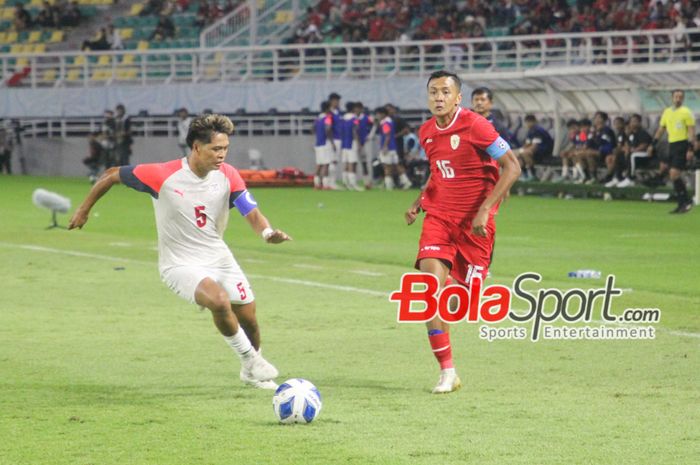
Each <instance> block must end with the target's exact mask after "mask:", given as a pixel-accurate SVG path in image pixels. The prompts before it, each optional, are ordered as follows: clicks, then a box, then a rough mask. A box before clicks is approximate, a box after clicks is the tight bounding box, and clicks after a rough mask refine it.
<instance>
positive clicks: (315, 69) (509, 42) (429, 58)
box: [0, 28, 700, 87]
mask: <svg viewBox="0 0 700 465" xmlns="http://www.w3.org/2000/svg"><path fill="white" fill-rule="evenodd" d="M699 36H700V28H697V29H688V30H687V31H685V33H683V34H680V35H679V33H678V32H677V31H674V30H658V31H624V32H604V33H582V34H547V35H535V36H509V37H493V38H480V39H468V40H448V41H416V42H372V43H344V44H313V45H268V46H254V47H222V48H215V49H212V48H208V49H207V48H199V49H169V50H163V49H160V50H144V51H136V50H129V51H119V52H101V53H83V52H54V53H44V54H5V55H2V56H0V73H1V74H0V78H1V79H2V81H3V82H5V83H6V85H8V83H9V82H11V81H16V82H12V84H13V85H18V86H29V87H47V86H105V85H111V84H116V83H119V84H140V85H148V84H163V83H166V84H167V83H175V82H179V83H182V82H192V83H197V82H216V81H221V82H241V81H251V80H261V81H281V80H290V79H326V80H331V79H338V78H350V79H382V78H391V77H393V76H410V77H425V76H427V75H428V74H430V73H431V72H432V71H434V70H436V69H442V68H449V69H453V70H456V71H458V72H461V73H468V74H469V75H470V76H483V78H490V77H492V76H499V75H501V76H505V75H511V76H514V77H517V76H518V73H527V72H531V71H538V72H539V71H541V72H542V73H543V74H545V75H546V74H547V73H551V72H553V70H565V71H566V72H568V73H576V74H578V75H586V74H595V73H600V72H601V70H609V69H610V67H614V69H615V70H619V72H620V73H629V72H637V73H639V72H643V71H644V70H645V69H647V68H649V69H650V70H651V68H650V65H656V66H655V67H654V68H653V69H654V72H656V73H661V72H668V68H666V66H667V65H669V64H673V65H678V64H684V65H687V66H691V68H692V70H695V67H700V41H696V42H689V41H688V37H699ZM23 71H24V74H26V76H25V77H24V78H22V75H21V74H22V72H23ZM17 73H20V74H19V75H18V74H17Z"/></svg>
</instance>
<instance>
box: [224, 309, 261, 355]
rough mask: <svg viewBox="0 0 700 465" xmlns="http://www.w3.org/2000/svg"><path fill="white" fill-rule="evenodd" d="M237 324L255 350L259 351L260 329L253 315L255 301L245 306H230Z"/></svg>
mask: <svg viewBox="0 0 700 465" xmlns="http://www.w3.org/2000/svg"><path fill="white" fill-rule="evenodd" d="M231 308H232V309H233V313H234V314H235V315H236V318H237V319H238V324H239V325H240V326H241V327H242V328H243V331H245V333H246V335H247V336H248V339H250V343H251V345H252V346H253V348H254V349H255V350H260V327H259V326H258V319H257V317H256V315H255V301H252V302H250V303H247V304H233V303H232V304H231Z"/></svg>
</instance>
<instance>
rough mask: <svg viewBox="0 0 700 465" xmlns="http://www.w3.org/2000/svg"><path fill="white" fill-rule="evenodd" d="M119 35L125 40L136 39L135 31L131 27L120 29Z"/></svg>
mask: <svg viewBox="0 0 700 465" xmlns="http://www.w3.org/2000/svg"><path fill="white" fill-rule="evenodd" d="M119 35H120V36H121V38H122V39H123V40H129V39H131V38H132V37H134V29H133V28H131V27H125V28H122V29H119Z"/></svg>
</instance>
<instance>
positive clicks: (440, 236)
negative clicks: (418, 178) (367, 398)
mask: <svg viewBox="0 0 700 465" xmlns="http://www.w3.org/2000/svg"><path fill="white" fill-rule="evenodd" d="M454 227H456V225H453V224H451V223H449V222H447V221H444V220H442V219H439V218H436V217H434V216H432V215H426V217H425V219H424V220H423V230H422V232H421V237H420V242H419V252H418V257H417V258H416V265H415V266H416V268H418V269H419V270H420V271H422V272H424V273H430V274H432V275H434V276H435V277H436V278H437V279H438V282H439V283H440V289H442V288H443V287H444V285H445V284H446V282H447V280H448V279H449V274H450V267H451V266H452V259H453V257H454V254H455V248H454V246H453V245H452V235H453V233H454V231H452V229H453V228H454ZM426 326H427V330H428V342H429V343H430V348H431V350H432V352H433V355H434V356H435V359H436V360H437V362H438V364H439V366H440V379H439V381H438V383H437V385H436V386H435V388H434V389H433V393H435V394H439V393H447V392H452V391H454V390H457V389H459V387H460V386H461V381H460V380H459V377H458V376H457V372H456V370H455V367H454V362H453V360H452V346H451V344H450V332H449V325H448V324H447V323H445V322H443V321H442V320H441V319H440V318H439V317H435V318H434V319H433V320H431V321H428V322H427V323H426Z"/></svg>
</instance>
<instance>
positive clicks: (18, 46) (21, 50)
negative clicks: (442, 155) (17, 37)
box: [10, 44, 24, 54]
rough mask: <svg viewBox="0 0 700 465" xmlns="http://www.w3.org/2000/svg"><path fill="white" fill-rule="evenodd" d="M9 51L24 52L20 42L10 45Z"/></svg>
mask: <svg viewBox="0 0 700 465" xmlns="http://www.w3.org/2000/svg"><path fill="white" fill-rule="evenodd" d="M10 53H13V54H14V53H24V45H22V44H15V45H13V46H12V47H10Z"/></svg>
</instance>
